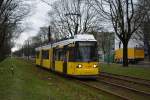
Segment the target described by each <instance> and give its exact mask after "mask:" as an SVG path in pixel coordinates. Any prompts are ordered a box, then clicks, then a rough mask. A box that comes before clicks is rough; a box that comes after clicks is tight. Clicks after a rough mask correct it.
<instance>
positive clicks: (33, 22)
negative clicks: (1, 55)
mask: <svg viewBox="0 0 150 100" xmlns="http://www.w3.org/2000/svg"><path fill="white" fill-rule="evenodd" d="M52 1H54V0H51V2H52ZM28 2H29V3H30V4H31V9H32V10H31V14H30V16H29V17H27V18H26V19H25V20H24V21H23V24H24V25H26V26H27V27H29V29H26V30H25V31H24V32H23V33H21V35H20V36H19V38H18V39H16V40H15V44H16V45H15V47H14V48H12V51H15V50H17V49H18V48H19V47H18V45H22V44H23V43H24V41H25V40H26V39H28V38H29V37H31V36H34V35H36V34H37V33H38V31H39V28H40V27H42V26H45V25H46V26H47V25H48V16H47V13H48V11H49V10H50V8H51V7H50V6H49V5H47V4H46V3H44V2H42V1H41V0H28Z"/></svg>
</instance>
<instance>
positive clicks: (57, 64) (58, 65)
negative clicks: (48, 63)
mask: <svg viewBox="0 0 150 100" xmlns="http://www.w3.org/2000/svg"><path fill="white" fill-rule="evenodd" d="M55 71H57V72H63V61H55Z"/></svg>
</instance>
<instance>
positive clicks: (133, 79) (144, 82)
mask: <svg viewBox="0 0 150 100" xmlns="http://www.w3.org/2000/svg"><path fill="white" fill-rule="evenodd" d="M100 76H104V77H108V78H113V79H119V80H124V81H127V82H132V83H135V84H141V85H145V86H148V87H150V80H146V79H141V78H136V77H130V76H124V75H118V74H112V73H106V72H101V74H100Z"/></svg>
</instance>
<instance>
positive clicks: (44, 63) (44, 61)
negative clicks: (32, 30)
mask: <svg viewBox="0 0 150 100" xmlns="http://www.w3.org/2000/svg"><path fill="white" fill-rule="evenodd" d="M45 50H46V49H45ZM48 51H49V59H42V63H41V66H42V67H44V68H46V69H50V67H51V62H52V61H51V60H52V59H51V54H52V49H48Z"/></svg>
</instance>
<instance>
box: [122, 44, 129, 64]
mask: <svg viewBox="0 0 150 100" xmlns="http://www.w3.org/2000/svg"><path fill="white" fill-rule="evenodd" d="M123 66H124V67H128V43H127V42H126V41H125V42H124V43H123Z"/></svg>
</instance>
